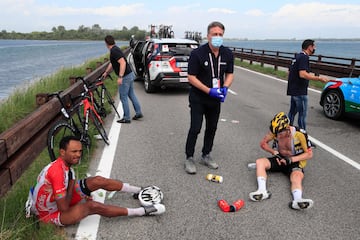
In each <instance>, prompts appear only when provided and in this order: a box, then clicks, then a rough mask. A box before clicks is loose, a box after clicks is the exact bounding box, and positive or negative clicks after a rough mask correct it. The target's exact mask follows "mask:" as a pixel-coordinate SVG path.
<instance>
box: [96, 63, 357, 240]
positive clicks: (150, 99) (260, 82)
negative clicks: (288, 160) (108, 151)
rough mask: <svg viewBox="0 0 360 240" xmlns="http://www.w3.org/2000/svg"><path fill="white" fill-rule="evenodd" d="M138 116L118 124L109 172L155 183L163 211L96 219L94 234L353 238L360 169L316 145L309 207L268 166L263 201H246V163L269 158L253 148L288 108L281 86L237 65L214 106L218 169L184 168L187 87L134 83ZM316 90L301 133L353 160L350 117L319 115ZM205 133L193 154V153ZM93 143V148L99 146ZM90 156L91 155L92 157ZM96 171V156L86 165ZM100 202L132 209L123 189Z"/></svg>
mask: <svg viewBox="0 0 360 240" xmlns="http://www.w3.org/2000/svg"><path fill="white" fill-rule="evenodd" d="M135 87H136V92H137V96H138V98H139V100H140V102H141V104H142V108H143V113H144V116H145V117H144V118H143V120H141V121H132V123H131V124H126V125H125V124H123V125H122V126H121V132H120V138H119V141H118V145H117V149H116V157H115V160H114V163H113V167H112V173H111V177H112V178H117V179H120V180H122V181H124V182H129V183H131V184H134V185H139V186H147V185H157V186H159V187H160V188H161V189H162V190H163V192H164V204H165V205H166V209H167V211H166V213H165V214H164V215H161V216H155V217H132V218H129V217H119V218H101V221H100V226H99V229H98V234H97V239H137V240H138V239H279V240H281V239H336V240H338V239H359V238H360V228H359V227H360V215H359V214H360V208H359V199H360V191H359V184H358V183H359V182H360V175H359V170H358V169H356V168H354V167H353V166H351V165H349V164H348V163H345V162H344V161H342V160H341V159H340V158H338V157H337V156H335V155H333V154H332V153H330V152H328V151H326V150H324V149H323V148H321V147H317V148H316V149H315V150H314V157H313V159H311V160H309V161H308V166H307V168H306V170H305V180H304V182H303V185H304V194H303V196H304V197H305V198H311V199H313V200H314V207H313V208H312V209H308V210H306V211H295V210H291V209H290V208H289V207H288V203H289V202H290V201H291V193H290V190H289V187H290V184H289V181H288V178H287V177H286V176H285V175H283V174H281V173H272V174H270V175H269V178H268V184H267V186H268V189H269V190H270V191H271V192H272V197H271V199H268V200H265V201H262V202H251V201H250V200H249V198H248V194H249V192H252V191H255V190H256V189H257V184H256V177H255V171H249V170H248V169H247V163H249V162H254V161H255V160H256V158H258V157H263V156H267V154H266V153H265V152H264V151H262V150H261V149H260V147H259V142H260V140H261V138H262V136H263V135H264V134H265V133H266V132H267V131H268V127H269V121H270V119H271V118H272V117H273V115H274V114H275V113H277V112H279V111H285V112H287V111H288V109H289V97H288V96H286V95H285V93H286V83H284V82H281V81H279V80H276V79H274V78H269V77H266V76H263V75H259V74H256V73H253V72H249V71H247V70H244V69H240V68H236V70H235V80H234V83H233V85H232V87H231V90H232V91H234V93H236V95H234V94H229V95H228V97H227V99H226V102H225V103H224V104H223V105H222V111H221V116H220V121H219V124H218V130H217V134H216V137H215V143H214V148H213V152H212V156H213V158H214V159H215V160H216V161H217V162H218V163H219V165H220V168H219V169H218V170H210V169H208V168H207V167H205V166H202V165H199V164H197V167H198V172H197V174H196V175H188V174H187V173H186V172H185V171H184V167H183V163H184V158H185V153H184V151H185V150H184V149H185V140H186V135H187V131H188V128H189V118H190V114H189V108H188V94H187V89H166V90H161V91H160V92H158V93H155V94H147V93H145V92H144V90H143V86H142V83H141V82H136V83H135ZM319 98H320V94H319V92H312V91H310V92H309V110H308V120H307V126H308V132H309V135H310V136H311V137H313V138H315V139H317V140H318V141H321V142H322V143H323V144H325V145H327V146H328V147H330V148H332V149H334V150H336V151H338V152H339V153H341V154H344V155H345V156H347V157H348V158H350V159H352V160H354V161H356V162H358V163H360V157H359V154H358V153H359V142H360V141H359V137H358V135H359V129H360V124H359V121H358V120H352V119H345V120H344V121H333V120H330V119H327V118H326V117H325V116H324V115H323V113H322V109H321V107H320V105H319ZM202 139H203V131H202V132H201V134H200V135H199V138H198V142H197V148H196V155H195V157H196V158H199V157H200V152H201V147H202ZM99 150H101V149H99ZM96 158H97V157H96V156H95V160H96ZM92 165H93V166H92V168H93V169H92V171H93V172H92V174H95V172H94V171H95V170H94V169H95V168H96V166H97V163H96V161H94V162H93V163H92ZM208 173H214V174H218V175H221V176H223V178H224V182H223V183H222V184H219V183H213V182H209V181H207V180H206V179H205V177H206V175H207V174H208ZM221 198H222V199H226V200H227V201H228V202H230V203H231V202H233V201H235V200H237V199H239V198H242V199H244V200H245V207H244V208H242V209H241V210H239V211H238V212H235V213H224V212H222V211H221V210H220V209H219V208H218V207H217V204H216V203H217V201H216V199H221ZM106 203H109V204H117V205H121V206H125V207H137V206H139V202H138V201H137V200H134V199H132V197H131V196H130V195H129V194H126V193H117V194H115V196H114V197H113V198H112V199H110V200H106Z"/></svg>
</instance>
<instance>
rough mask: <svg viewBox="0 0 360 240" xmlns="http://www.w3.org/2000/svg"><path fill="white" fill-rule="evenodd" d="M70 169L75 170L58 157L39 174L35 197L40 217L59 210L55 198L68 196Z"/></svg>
mask: <svg viewBox="0 0 360 240" xmlns="http://www.w3.org/2000/svg"><path fill="white" fill-rule="evenodd" d="M69 171H73V170H72V169H70V168H69V167H68V166H66V165H65V162H64V161H63V160H62V159H61V158H58V159H57V160H56V161H54V162H51V163H49V164H48V165H47V166H46V167H45V168H44V169H43V170H42V171H41V173H40V174H39V176H38V178H37V184H36V186H35V188H34V193H33V199H34V202H35V207H36V209H37V211H38V213H39V217H40V218H42V217H45V216H48V215H50V214H52V213H55V212H57V211H58V208H57V205H56V201H55V200H58V199H61V198H64V197H65V196H66V191H67V187H68V182H69V179H68V176H69ZM73 176H74V175H73Z"/></svg>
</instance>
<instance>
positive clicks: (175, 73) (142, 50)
mask: <svg viewBox="0 0 360 240" xmlns="http://www.w3.org/2000/svg"><path fill="white" fill-rule="evenodd" d="M131 42H132V44H131V46H130V47H131V49H130V53H129V54H128V56H127V61H128V63H129V64H130V66H131V68H132V70H133V71H134V73H135V75H136V76H137V77H138V78H142V79H144V88H145V91H146V92H147V93H151V92H154V91H156V88H158V87H162V88H165V87H166V86H170V85H182V84H187V85H188V84H189V83H188V79H187V67H188V59H189V56H190V53H191V51H192V50H193V49H195V48H198V47H199V43H198V42H196V41H194V40H189V39H176V38H162V39H149V40H146V41H137V42H136V43H134V41H131Z"/></svg>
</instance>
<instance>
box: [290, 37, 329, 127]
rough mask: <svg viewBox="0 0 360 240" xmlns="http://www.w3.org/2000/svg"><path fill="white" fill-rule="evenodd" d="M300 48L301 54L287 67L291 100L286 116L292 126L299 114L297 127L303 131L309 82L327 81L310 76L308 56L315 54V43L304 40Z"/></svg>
mask: <svg viewBox="0 0 360 240" xmlns="http://www.w3.org/2000/svg"><path fill="white" fill-rule="evenodd" d="M301 47H302V52H300V53H297V54H296V55H295V58H294V59H293V60H292V62H291V65H290V67H289V77H288V86H287V95H289V96H291V99H290V110H289V114H288V116H289V119H290V125H294V118H295V115H296V113H299V116H298V126H299V128H301V129H304V130H305V129H306V115H307V105H308V86H309V80H313V81H320V82H324V83H326V82H328V81H329V79H328V78H326V77H320V76H315V75H313V74H310V62H309V56H311V55H313V54H314V53H315V41H314V40H311V39H306V40H304V41H303V43H302V46H301Z"/></svg>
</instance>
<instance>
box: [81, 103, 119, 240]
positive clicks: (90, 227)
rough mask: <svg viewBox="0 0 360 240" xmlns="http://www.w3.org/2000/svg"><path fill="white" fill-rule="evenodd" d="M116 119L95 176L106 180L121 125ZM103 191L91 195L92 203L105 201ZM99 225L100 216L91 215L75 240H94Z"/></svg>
mask: <svg viewBox="0 0 360 240" xmlns="http://www.w3.org/2000/svg"><path fill="white" fill-rule="evenodd" d="M117 108H118V112H119V113H122V111H123V110H122V105H121V104H119V105H118V107H117ZM116 120H117V117H116V116H115V117H114V120H113V122H112V125H111V128H110V132H109V140H110V145H105V147H104V149H103V152H102V155H101V159H100V162H99V165H98V168H97V170H96V175H100V176H103V177H106V178H109V177H110V174H111V168H112V165H113V161H114V158H115V152H116V148H117V143H118V140H119V136H120V130H121V124H119V123H117V122H116ZM105 195H106V191H105V190H98V191H96V192H94V193H93V194H92V197H93V199H94V201H98V202H101V203H104V201H105ZM99 223H100V215H91V216H88V217H86V218H84V219H83V220H82V221H81V222H80V224H79V227H78V229H77V233H76V239H78V240H85V239H86V240H96V237H97V231H98V228H99Z"/></svg>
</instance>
